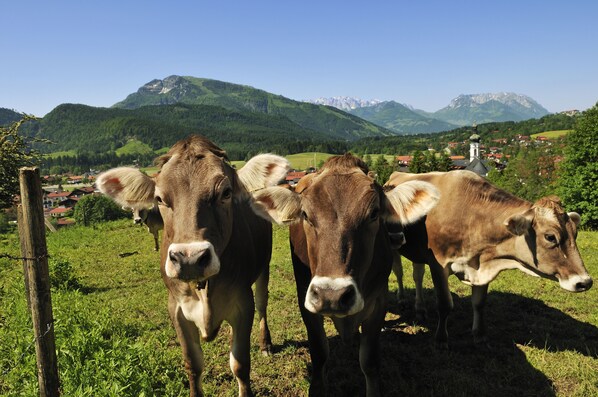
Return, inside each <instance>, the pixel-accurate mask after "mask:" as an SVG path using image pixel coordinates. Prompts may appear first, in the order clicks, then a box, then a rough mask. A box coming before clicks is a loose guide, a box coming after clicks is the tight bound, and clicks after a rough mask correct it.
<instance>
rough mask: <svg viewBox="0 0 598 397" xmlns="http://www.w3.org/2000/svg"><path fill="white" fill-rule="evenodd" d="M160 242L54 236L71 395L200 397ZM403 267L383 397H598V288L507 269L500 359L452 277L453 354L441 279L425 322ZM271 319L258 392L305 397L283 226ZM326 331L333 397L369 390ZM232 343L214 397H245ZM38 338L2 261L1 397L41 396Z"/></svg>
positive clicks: (220, 358)
mask: <svg viewBox="0 0 598 397" xmlns="http://www.w3.org/2000/svg"><path fill="white" fill-rule="evenodd" d="M578 245H579V247H580V250H581V253H582V256H583V257H584V259H585V261H586V266H587V267H588V270H589V271H590V273H591V274H593V275H594V276H596V274H598V233H597V232H580V234H579V237H578ZM152 247H153V239H152V237H151V235H150V234H149V233H147V231H146V230H145V228H143V227H139V226H135V225H133V224H132V222H131V221H117V222H110V223H106V224H103V225H99V226H97V227H95V228H83V227H77V226H75V227H72V228H67V229H63V230H60V231H59V232H57V233H53V234H49V235H48V249H49V254H50V256H51V259H50V262H51V268H53V269H54V273H53V274H57V275H58V277H62V279H63V280H68V281H69V283H68V284H69V285H71V287H70V289H69V288H62V289H57V288H54V289H53V291H52V293H53V295H52V301H53V311H54V317H55V330H56V341H57V350H58V353H57V354H58V363H59V371H60V377H61V382H62V392H63V393H62V394H63V395H64V396H168V397H170V396H186V395H188V390H187V387H186V375H185V374H184V370H183V364H182V356H181V352H180V348H179V346H178V345H177V342H176V335H175V332H174V330H173V328H172V326H171V324H170V321H169V318H168V314H167V308H166V300H167V295H166V289H165V288H164V286H163V283H162V280H161V277H160V271H159V258H158V254H157V253H155V252H154V251H153V250H152ZM0 252H1V253H6V254H9V255H13V256H18V255H19V244H18V239H17V238H16V236H15V235H14V234H12V235H0ZM119 254H128V255H125V256H124V257H121V256H119ZM65 263H66V264H67V265H65ZM57 264H61V266H60V267H57V266H58V265H57ZM404 268H405V284H406V288H407V292H408V299H407V301H406V302H401V303H398V302H397V301H396V299H395V298H394V292H395V291H396V280H395V277H394V275H392V276H391V278H390V281H389V287H390V290H391V293H390V295H389V296H390V299H391V301H390V305H389V313H388V314H387V321H386V331H385V332H383V333H382V340H381V344H382V371H383V374H384V380H385V381H384V387H385V395H387V396H399V395H401V396H403V395H406V396H470V395H476V396H563V397H565V396H567V397H568V396H584V397H585V396H588V397H590V396H595V395H598V328H597V327H598V310H597V309H596V302H597V301H598V288H596V287H595V288H594V289H592V290H590V291H589V292H587V293H583V294H572V293H568V292H565V291H563V290H561V289H560V288H559V287H558V284H556V283H554V282H551V281H548V280H542V279H537V278H533V277H530V276H527V275H525V274H523V273H521V272H519V271H515V270H513V271H508V272H504V273H502V274H501V275H500V276H499V277H498V279H497V280H495V281H494V282H493V283H492V284H491V286H490V294H489V297H488V305H487V311H486V313H487V321H488V326H489V330H488V332H489V335H490V337H491V340H492V345H493V348H492V350H490V351H488V350H485V349H484V350H480V349H476V348H475V347H474V346H473V344H472V343H471V336H470V331H469V329H470V327H471V308H470V302H469V295H470V289H469V288H468V287H467V286H465V285H463V284H461V283H459V282H458V281H457V280H456V278H451V280H450V283H451V288H452V291H453V293H454V295H453V296H454V301H455V309H454V311H453V314H452V315H451V318H450V320H449V332H450V340H451V349H450V351H448V352H445V351H437V350H436V349H434V347H433V329H434V327H435V323H436V315H435V310H434V307H435V305H434V292H433V290H432V284H431V281H430V277H429V274H428V275H427V277H426V279H425V285H424V286H425V288H426V290H425V299H426V303H427V308H428V319H427V320H426V321H425V322H424V323H423V324H418V323H416V321H415V313H414V310H413V308H412V305H413V301H412V298H413V282H412V279H411V266H410V264H409V263H408V261H405V266H404ZM58 270H60V271H58ZM65 284H66V283H65ZM73 286H75V287H76V288H77V289H73ZM268 313H269V321H270V327H271V331H272V339H273V343H274V354H273V355H272V356H270V357H263V356H262V355H261V354H260V352H259V348H258V339H257V327H256V326H255V325H254V329H253V334H252V342H253V345H252V350H251V355H252V373H251V376H252V387H253V389H254V392H255V394H256V395H257V396H306V395H307V390H308V387H309V380H308V379H309V367H310V364H309V363H310V358H309V352H308V349H307V343H306V332H305V328H304V326H303V323H302V322H301V318H300V315H299V310H298V308H297V302H296V295H295V286H294V279H293V272H292V266H291V260H290V254H289V248H288V230H287V229H286V228H281V227H275V228H274V248H273V259H272V263H271V281H270V304H269V307H268ZM325 325H326V329H327V332H328V335H329V340H330V345H331V358H330V362H329V369H328V371H329V372H328V377H329V380H330V384H331V394H332V395H334V396H345V395H346V396H357V395H364V394H365V385H364V380H363V376H362V375H361V372H360V370H359V365H358V358H357V349H356V346H345V345H343V344H342V343H341V342H340V341H339V339H338V337H337V336H336V333H335V332H334V330H333V327H332V326H331V322H330V321H328V320H326V322H325ZM229 339H230V328H229V326H228V325H224V326H223V327H222V329H221V331H220V333H219V336H218V337H217V338H216V340H214V341H213V342H210V343H204V344H203V348H204V353H205V361H206V372H205V376H204V389H205V392H206V395H209V396H235V395H236V390H237V386H236V382H235V381H234V379H233V377H232V375H231V372H230V368H229V362H228V348H229ZM32 341H33V335H32V328H31V322H30V316H29V313H28V310H27V303H26V300H25V293H24V283H23V275H22V264H21V263H20V262H19V261H15V260H11V259H7V258H2V257H0V346H3V349H0V396H36V395H38V392H37V389H36V388H37V376H36V367H35V350H34V348H33V345H32V344H31V342H32ZM7 347H9V348H7Z"/></svg>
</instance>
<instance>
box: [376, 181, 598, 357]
mask: <svg viewBox="0 0 598 397" xmlns="http://www.w3.org/2000/svg"><path fill="white" fill-rule="evenodd" d="M408 181H425V182H429V183H431V184H433V185H434V186H436V187H437V188H438V190H440V193H441V199H440V201H439V202H438V205H437V206H436V207H435V208H434V209H433V210H432V211H430V212H429V213H428V215H427V218H426V219H425V221H420V222H417V223H415V224H413V225H410V226H409V227H407V228H405V230H404V233H405V237H406V244H405V245H403V246H402V247H401V248H400V253H401V254H402V255H403V256H405V257H407V258H408V259H410V260H412V261H413V262H414V263H415V268H414V277H415V280H416V294H417V296H416V310H417V309H418V308H422V307H423V304H422V302H421V278H422V277H423V271H424V269H423V265H421V264H423V263H427V264H429V266H430V271H431V273H432V278H433V281H434V287H435V290H436V293H437V299H438V311H439V323H438V329H437V332H436V340H437V342H438V343H439V344H440V345H442V346H444V345H446V343H447V341H448V334H447V330H446V322H447V316H448V314H449V312H450V310H451V309H452V306H453V302H452V298H451V294H450V291H449V288H448V280H447V279H448V276H449V274H455V275H456V276H457V277H458V278H459V279H460V280H461V281H463V282H465V283H467V284H470V285H471V286H472V298H471V299H472V305H473V327H472V331H473V336H474V340H475V341H476V342H484V341H485V340H486V329H485V328H486V327H485V323H484V317H483V308H484V304H485V301H486V296H487V293H488V284H489V283H490V282H491V281H492V280H494V279H495V278H496V276H497V275H498V274H499V273H500V272H501V271H503V270H507V269H519V270H522V271H523V272H525V273H527V274H531V275H534V276H540V277H545V278H548V279H552V280H555V281H558V282H559V284H560V286H561V288H563V289H565V290H567V291H573V292H581V291H586V290H588V289H589V288H590V287H591V286H592V279H591V278H590V276H589V275H588V272H587V270H586V269H585V267H584V264H583V261H582V259H581V256H580V254H579V251H578V249H577V245H576V243H575V239H576V237H577V225H578V224H579V221H580V217H579V215H578V214H576V213H574V212H570V213H566V212H565V211H564V210H563V207H562V206H561V204H560V201H559V200H558V198H557V197H555V196H549V197H545V198H542V199H540V200H538V201H537V202H536V203H533V204H532V203H530V202H528V201H525V200H522V199H520V198H517V197H515V196H513V195H511V194H509V193H507V192H505V191H503V190H501V189H498V188H497V187H495V186H493V185H492V184H490V183H489V182H488V181H487V180H485V179H484V178H482V177H480V176H478V175H477V174H475V173H473V172H470V171H451V172H448V173H442V172H432V173H428V174H406V173H399V172H395V173H393V174H392V175H391V177H390V179H389V181H388V182H387V183H386V185H385V186H387V187H392V186H395V185H399V184H401V183H405V182H408ZM396 258H398V259H396V260H395V266H394V267H395V269H396V271H395V273H397V277H399V276H400V275H399V273H402V270H400V268H399V267H400V266H401V264H400V257H398V255H397V256H396Z"/></svg>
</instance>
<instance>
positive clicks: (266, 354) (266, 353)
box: [262, 347, 272, 357]
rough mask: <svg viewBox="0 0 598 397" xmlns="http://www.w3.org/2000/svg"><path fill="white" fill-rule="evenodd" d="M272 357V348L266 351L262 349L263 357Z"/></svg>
mask: <svg viewBox="0 0 598 397" xmlns="http://www.w3.org/2000/svg"><path fill="white" fill-rule="evenodd" d="M271 355H272V347H268V348H266V349H262V356H264V357H270V356H271Z"/></svg>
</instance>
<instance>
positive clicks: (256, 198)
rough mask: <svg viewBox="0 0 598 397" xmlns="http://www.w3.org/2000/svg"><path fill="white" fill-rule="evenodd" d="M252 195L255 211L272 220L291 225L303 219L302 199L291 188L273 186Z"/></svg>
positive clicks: (252, 206)
mask: <svg viewBox="0 0 598 397" xmlns="http://www.w3.org/2000/svg"><path fill="white" fill-rule="evenodd" d="M252 196H253V199H252V200H250V203H251V208H252V209H253V211H254V212H255V213H256V214H257V215H259V216H261V217H262V218H264V219H266V220H268V221H270V222H275V223H278V224H279V225H290V224H293V223H295V222H298V221H299V220H300V219H301V199H300V198H299V195H298V194H297V193H295V192H294V191H293V190H291V189H287V188H285V187H282V186H271V187H267V188H264V189H260V190H258V191H256V192H254V193H253V194H252Z"/></svg>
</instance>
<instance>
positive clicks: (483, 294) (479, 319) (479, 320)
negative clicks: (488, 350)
mask: <svg viewBox="0 0 598 397" xmlns="http://www.w3.org/2000/svg"><path fill="white" fill-rule="evenodd" d="M487 297H488V284H486V285H472V286H471V305H472V307H473V326H472V328H471V332H472V333H473V341H474V343H476V344H479V343H486V342H487V337H486V322H485V321H484V306H485V305H486V298H487Z"/></svg>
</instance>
